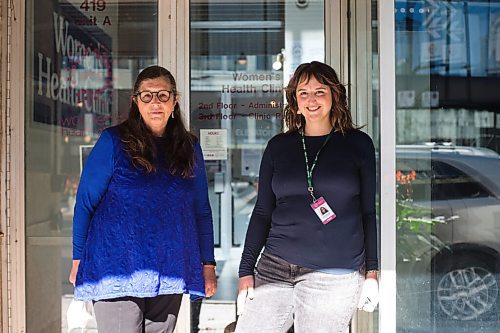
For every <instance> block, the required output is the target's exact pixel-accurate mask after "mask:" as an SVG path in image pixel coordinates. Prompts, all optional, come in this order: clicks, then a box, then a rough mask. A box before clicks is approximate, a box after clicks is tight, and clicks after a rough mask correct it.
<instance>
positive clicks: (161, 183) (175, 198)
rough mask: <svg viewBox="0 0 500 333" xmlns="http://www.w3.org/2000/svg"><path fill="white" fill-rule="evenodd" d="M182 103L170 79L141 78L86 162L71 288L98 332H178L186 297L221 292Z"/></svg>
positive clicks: (197, 155)
mask: <svg viewBox="0 0 500 333" xmlns="http://www.w3.org/2000/svg"><path fill="white" fill-rule="evenodd" d="M178 102H179V95H178V93H177V89H176V83H175V79H174V77H173V76H172V74H171V73H170V72H169V71H168V70H166V69H165V68H162V67H159V66H151V67H148V68H146V69H144V70H143V71H142V72H141V73H140V74H139V75H138V77H137V80H136V82H135V85H134V93H133V95H132V97H131V103H130V111H129V115H128V118H127V120H125V121H124V122H123V123H121V124H120V125H118V126H115V127H111V128H108V129H106V130H105V131H104V132H103V133H102V135H101V137H100V138H99V140H98V141H97V142H96V144H95V146H94V148H93V149H92V152H91V153H90V155H89V157H88V158H87V160H86V162H85V166H84V169H83V172H82V176H81V179H80V184H79V187H78V192H77V198H76V206H75V212H74V220H73V267H72V269H71V273H70V277H69V280H70V282H71V283H73V284H74V285H75V299H78V300H83V301H93V302H94V311H95V316H96V321H97V326H98V330H99V332H100V333H106V332H118V331H119V330H118V329H119V328H120V329H121V330H120V332H137V333H142V332H148V333H150V332H151V333H152V332H173V330H174V327H175V323H176V320H177V315H178V312H179V308H180V304H181V298H182V294H190V295H191V296H192V297H194V298H196V297H205V296H206V297H210V296H212V295H213V294H214V293H215V290H216V288H217V282H216V278H215V261H214V250H213V248H214V246H213V245H214V241H213V225H212V213H211V208H210V204H209V200H208V188H207V179H206V174H205V167H204V161H203V156H202V152H201V148H200V145H199V143H198V141H197V140H196V138H195V137H194V136H193V135H191V134H190V133H189V132H188V131H187V130H186V128H185V126H184V124H183V122H182V117H181V114H180V108H179V103H178Z"/></svg>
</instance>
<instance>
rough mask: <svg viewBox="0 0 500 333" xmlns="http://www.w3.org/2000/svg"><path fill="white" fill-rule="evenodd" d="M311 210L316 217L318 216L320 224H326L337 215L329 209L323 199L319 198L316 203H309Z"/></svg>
mask: <svg viewBox="0 0 500 333" xmlns="http://www.w3.org/2000/svg"><path fill="white" fill-rule="evenodd" d="M311 208H312V209H313V210H314V212H315V213H316V215H318V217H319V219H320V220H321V223H323V224H327V223H328V222H330V221H331V220H333V219H334V218H336V217H337V215H336V214H335V213H334V212H333V209H331V208H330V206H329V205H328V202H326V200H325V199H324V198H323V197H319V198H318V199H317V200H316V201H313V202H312V203H311Z"/></svg>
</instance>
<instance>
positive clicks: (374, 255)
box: [360, 139, 379, 270]
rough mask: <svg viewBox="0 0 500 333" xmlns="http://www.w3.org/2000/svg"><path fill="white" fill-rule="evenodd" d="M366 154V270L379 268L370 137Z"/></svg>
mask: <svg viewBox="0 0 500 333" xmlns="http://www.w3.org/2000/svg"><path fill="white" fill-rule="evenodd" d="M365 147H366V155H365V156H364V160H363V162H362V164H361V170H360V176H361V207H362V214H363V231H364V235H365V258H366V259H365V264H366V270H378V268H379V265H378V252H377V251H378V246H377V239H378V236H377V218H376V213H375V191H376V169H375V168H376V162H375V147H374V146H373V142H372V141H371V139H369V144H367V145H366V146H365Z"/></svg>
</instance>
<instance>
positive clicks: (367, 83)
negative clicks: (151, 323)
mask: <svg viewBox="0 0 500 333" xmlns="http://www.w3.org/2000/svg"><path fill="white" fill-rule="evenodd" d="M20 2H21V1H19V0H16V1H15V3H20ZM22 8H24V11H25V12H24V13H22V12H19V11H18V12H17V13H16V14H17V16H18V19H21V21H22V25H23V29H24V31H25V34H24V36H25V37H24V38H25V40H24V56H23V55H20V56H19V57H20V58H21V59H24V60H23V61H24V62H23V68H21V69H20V70H21V71H23V73H24V79H25V80H24V82H23V83H21V84H23V85H24V86H23V87H22V89H24V100H23V101H22V103H23V105H24V137H23V139H22V140H24V141H23V142H24V144H23V148H24V157H23V158H24V177H23V179H24V180H23V182H24V183H23V184H24V193H25V195H24V199H23V200H24V206H23V207H24V211H23V213H22V215H23V219H21V220H22V221H23V225H22V228H23V230H24V239H25V242H24V249H23V250H24V253H25V256H24V258H25V259H24V260H23V263H22V265H23V267H24V270H25V275H24V279H25V280H24V281H25V283H24V285H25V287H24V288H25V290H24V301H23V302H24V303H23V304H24V308H22V309H21V310H20V311H24V314H23V316H24V318H25V325H26V326H25V332H27V333H55V332H68V326H67V319H66V310H67V308H68V305H69V303H70V302H71V300H72V298H73V286H72V285H71V284H70V283H69V281H68V272H69V270H70V267H71V261H72V228H73V226H72V218H73V208H74V205H75V196H76V192H77V190H78V184H79V180H80V174H81V171H82V167H83V165H84V163H85V159H86V157H87V156H88V154H89V152H90V150H91V149H92V147H93V145H94V144H95V142H96V141H97V139H98V138H99V135H100V134H101V133H102V131H103V130H104V129H105V128H107V127H110V126H113V125H116V124H119V123H120V122H122V121H123V120H125V119H126V117H127V115H128V110H129V103H130V96H131V93H132V89H133V84H134V80H135V78H136V76H137V74H138V73H139V72H140V71H141V70H142V69H144V68H146V67H148V66H150V65H153V64H160V65H164V66H165V67H167V68H168V69H170V70H171V71H172V73H173V74H174V76H175V77H176V79H177V80H178V82H177V83H178V90H179V93H180V105H181V109H182V114H183V117H184V120H185V122H186V124H188V127H189V130H190V131H191V132H192V133H193V134H195V135H196V136H197V137H198V138H199V139H200V144H201V146H202V148H203V153H204V157H205V162H206V173H207V177H208V188H209V199H210V204H211V207H212V213H213V223H214V236H215V246H216V249H215V257H216V260H217V267H216V273H217V278H218V290H217V293H216V294H215V295H214V296H213V297H211V298H209V299H204V300H203V301H201V300H199V301H196V302H189V301H188V300H187V299H186V300H184V301H183V306H182V308H181V315H180V318H179V321H178V327H177V328H176V332H179V333H180V332H182V333H186V332H193V333H195V332H200V333H202V332H207V333H208V332H221V333H222V332H224V328H225V327H226V326H227V325H228V324H230V323H231V322H233V321H235V320H236V297H237V292H238V274H237V271H238V265H239V260H240V257H241V252H242V247H243V244H244V240H245V234H246V230H247V227H248V222H249V219H250V216H251V214H252V210H253V207H254V205H255V202H256V197H257V186H258V182H259V165H260V160H261V157H262V154H263V151H264V149H265V147H266V144H267V142H268V141H269V140H270V139H271V138H272V137H273V136H274V135H276V134H278V133H280V132H282V131H283V116H282V110H283V107H284V105H285V104H286V98H285V94H284V90H283V88H284V87H286V85H287V83H288V80H289V78H290V77H291V75H292V74H293V72H294V70H295V69H296V68H297V66H298V65H299V64H301V63H304V62H311V61H321V62H326V63H328V64H330V65H331V66H332V67H334V69H335V70H336V71H337V72H338V73H339V75H340V78H341V81H342V82H343V83H344V84H345V85H346V89H347V92H348V97H349V106H350V109H351V114H352V116H353V119H354V122H355V123H356V124H357V125H358V126H362V130H363V131H365V132H366V133H368V134H369V136H370V137H371V138H372V139H373V142H374V143H375V148H376V154H377V181H378V184H377V188H378V190H377V224H378V230H379V244H381V246H382V249H381V254H380V259H381V263H382V272H381V278H382V279H384V274H385V277H386V278H387V279H388V280H386V281H388V282H387V283H385V282H384V283H382V284H381V288H383V289H381V294H382V295H383V296H382V297H385V296H384V295H393V296H394V297H392V298H391V297H389V296H387V299H383V300H382V302H381V303H380V305H379V307H378V309H377V310H376V311H375V312H374V313H365V312H361V311H359V312H358V313H356V315H355V317H354V318H353V320H352V322H351V325H350V332H352V333H375V332H382V333H393V332H401V333H429V332H432V333H448V332H449V333H451V332H453V333H462V332H463V333H468V332H488V333H490V332H491V333H493V332H498V326H499V324H500V293H499V289H500V288H499V286H500V255H499V253H500V172H498V170H500V155H499V153H500V94H499V93H498V87H500V1H497V0H464V1H458V0H442V1H440V0H394V1H385V0H255V1H249V0H248V1H247V0H245V1H243V0H242V1H236V0H191V1H187V0H186V1H163V0H162V1H159V0H158V1H151V0H134V1H131V0H123V1H120V0H88V1H87V0H48V1H35V0H26V1H23V6H22ZM384 8H391V12H389V13H388V12H387V11H384ZM382 17H385V18H389V19H388V20H382ZM391 18H393V20H392V22H391ZM391 23H392V24H391ZM389 29H391V30H389ZM385 40H389V41H390V48H389V50H393V54H392V55H389V58H390V57H392V58H391V59H393V60H394V61H393V62H389V64H392V68H387V67H384V65H383V61H384V59H387V58H382V57H381V56H380V55H381V54H384V49H383V48H382V47H381V45H385V44H383V42H384V41H385ZM386 50H387V49H386ZM386 50H385V51H386ZM385 55H386V56H387V53H385ZM383 75H389V76H391V75H392V77H393V79H394V81H393V83H394V86H392V87H391V86H390V85H389V86H387V85H385V82H388V81H384V80H382V79H381V77H382V76H383ZM387 90H390V93H392V96H394V98H393V99H394V100H393V101H392V103H393V105H394V107H393V108H392V109H391V108H388V109H387V108H385V109H384V108H383V104H382V102H383V99H382V96H384V93H385V92H386V91H387ZM389 95H390V94H389ZM497 134H498V137H497ZM390 140H393V141H392V144H385V143H387V142H391V141H390ZM391 159H392V160H394V162H395V164H394V165H393V166H392V167H390V166H389V168H385V167H384V165H385V164H384V163H385V162H386V161H388V160H391ZM391 168H392V169H391ZM387 170H389V172H388V171H387ZM384 193H385V194H384ZM387 193H388V194H387ZM384 212H389V213H387V214H386V213H384ZM384 214H385V215H384ZM382 216H384V217H385V218H382ZM497 220H498V222H497ZM496 223H499V224H498V225H497V224H496ZM386 248H387V249H391V248H393V249H394V250H393V251H392V250H391V251H392V252H391V251H389V250H387V251H386V250H385V249H386ZM387 265H388V266H387ZM391 265H392V266H391ZM384 267H388V269H387V270H384ZM391 276H393V277H394V279H393V280H391V279H390V277H391ZM384 281H385V280H384ZM388 309H394V311H393V312H390V311H389V310H388ZM386 310H387V311H389V312H384V311H386ZM384 323H388V324H387V325H388V326H387V327H392V328H391V329H389V330H384V329H383V327H384V325H385V324H384ZM79 332H80V331H79ZM85 332H97V328H96V326H95V325H94V326H92V325H91V326H90V328H88V329H86V331H85Z"/></svg>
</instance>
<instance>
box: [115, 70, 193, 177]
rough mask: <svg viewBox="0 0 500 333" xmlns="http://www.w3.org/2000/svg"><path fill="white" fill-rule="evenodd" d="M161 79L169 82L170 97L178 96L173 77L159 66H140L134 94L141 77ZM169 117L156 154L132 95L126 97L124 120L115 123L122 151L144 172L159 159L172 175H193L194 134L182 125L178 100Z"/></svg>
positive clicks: (152, 138)
mask: <svg viewBox="0 0 500 333" xmlns="http://www.w3.org/2000/svg"><path fill="white" fill-rule="evenodd" d="M157 78H163V79H165V80H166V81H167V82H168V83H170V85H171V90H172V96H171V97H170V98H176V97H177V95H178V92H177V86H176V83H175V79H174V76H173V75H172V73H170V72H169V71H168V70H167V69H165V68H163V67H160V66H150V67H148V68H146V69H144V70H143V71H142V72H141V73H139V75H138V76H137V79H136V80H135V84H134V92H133V95H135V94H136V93H137V92H138V90H139V87H140V85H141V83H142V82H143V81H144V80H150V79H157ZM173 116H174V117H173V118H172V117H171V118H170V119H169V120H168V123H167V127H166V129H165V133H164V134H163V140H161V142H162V144H164V145H165V152H166V154H165V155H166V156H157V154H158V152H157V151H156V144H155V137H154V135H153V132H152V131H151V130H150V129H149V128H148V127H147V126H146V124H145V123H144V121H143V120H142V117H141V114H140V112H139V108H138V106H137V103H136V102H135V100H134V98H133V96H132V97H131V100H130V110H129V114H128V118H127V120H125V121H124V122H123V123H121V124H120V125H119V126H118V130H119V133H120V137H121V141H122V142H123V144H124V147H125V151H126V152H127V153H128V155H129V156H130V158H131V159H132V163H133V165H134V166H135V167H136V168H138V169H144V170H145V171H146V172H148V173H149V172H154V171H156V170H157V168H158V165H156V162H155V161H158V158H157V157H159V158H160V159H162V160H164V161H167V164H168V168H169V171H170V172H171V173H172V174H175V175H180V176H182V177H184V178H187V177H190V176H192V174H193V169H194V164H195V153H194V142H195V140H196V138H195V136H194V135H192V134H191V133H189V132H188V131H187V130H186V127H185V126H184V122H183V121H182V117H181V109H180V107H179V103H175V107H174V111H173Z"/></svg>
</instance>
